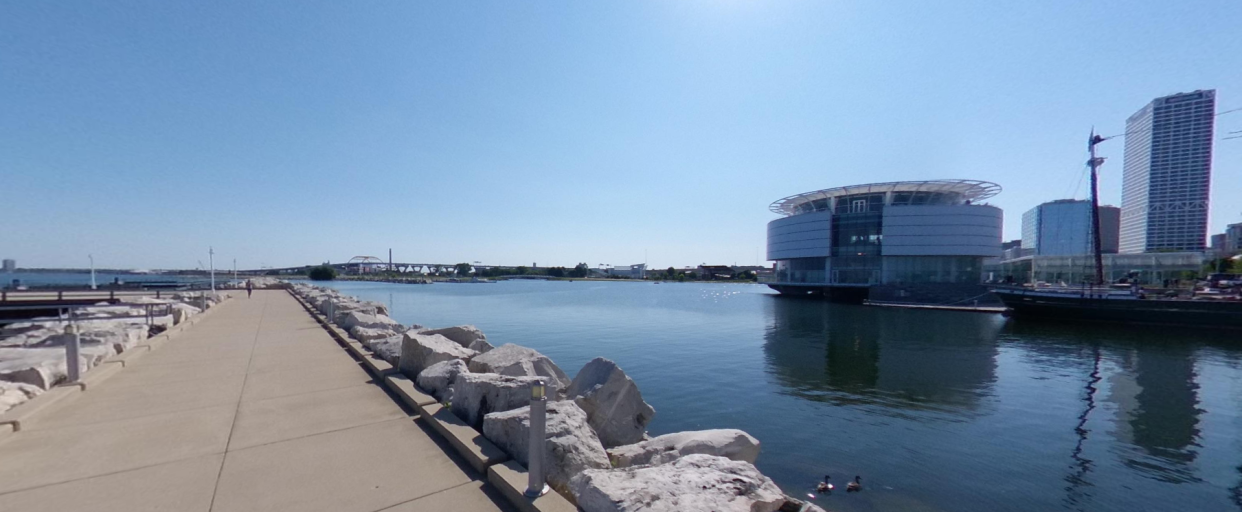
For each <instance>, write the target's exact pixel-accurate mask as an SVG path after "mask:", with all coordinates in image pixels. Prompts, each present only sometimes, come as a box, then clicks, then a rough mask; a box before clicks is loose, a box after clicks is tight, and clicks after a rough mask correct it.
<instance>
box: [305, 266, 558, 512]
mask: <svg viewBox="0 0 1242 512" xmlns="http://www.w3.org/2000/svg"><path fill="white" fill-rule="evenodd" d="M288 292H289V295H292V296H293V298H294V299H295V300H297V301H298V303H299V304H301V305H302V308H303V309H305V310H306V312H307V313H309V314H310V315H311V318H313V319H314V320H315V322H317V323H318V324H319V325H320V326H321V327H323V329H324V330H325V331H327V332H328V335H330V336H332V338H333V339H335V340H336V341H337V343H339V344H340V345H341V346H342V347H344V348H345V350H346V352H348V353H350V354H351V355H352V356H353V357H354V358H356V359H359V360H361V361H362V363H363V366H364V367H366V368H367V371H369V372H370V373H371V374H372V376H374V377H375V378H376V379H378V380H381V381H382V382H383V383H384V386H385V387H387V388H388V389H389V390H390V391H392V392H393V394H395V395H397V397H398V398H400V399H401V401H402V402H404V403H405V404H406V405H408V406H410V407H411V408H413V409H415V410H417V411H418V420H416V421H423V422H424V423H426V424H427V425H429V426H431V428H432V430H434V431H435V432H436V433H437V434H439V435H440V437H442V438H444V440H445V441H448V443H449V444H450V445H452V446H453V449H454V450H455V451H456V452H457V453H458V454H460V455H461V457H462V458H463V459H465V460H466V462H467V463H469V464H470V466H471V467H473V468H474V469H475V470H476V471H478V472H479V473H482V474H483V475H484V476H485V477H486V478H487V481H488V482H489V483H491V484H492V485H493V486H494V487H496V489H498V490H499V491H500V492H501V494H502V495H504V497H505V498H506V499H507V500H509V502H510V503H512V504H513V506H514V507H517V508H518V509H519V510H521V511H523V512H573V511H577V510H578V507H576V506H574V505H573V504H572V503H570V502H569V500H567V499H565V497H564V496H561V495H560V494H558V493H556V492H555V491H552V492H549V493H547V494H545V495H543V496H540V497H538V498H535V499H533V500H532V499H530V498H527V497H526V495H525V494H523V492H524V491H525V490H526V481H527V472H526V467H525V466H522V465H521V464H519V463H518V462H516V461H513V460H510V459H509V454H507V453H505V451H504V450H501V449H500V447H498V446H496V445H495V444H493V443H492V442H491V441H488V440H487V438H485V437H483V433H481V432H479V431H478V430H475V429H474V427H471V426H470V425H468V424H466V422H465V421H462V419H461V418H458V417H457V415H455V414H453V413H452V412H451V411H449V410H448V409H447V408H445V407H444V406H442V405H440V404H439V403H436V399H435V398H434V397H432V396H431V395H430V394H428V393H426V392H424V391H423V390H422V389H420V388H419V387H418V385H417V384H415V383H414V381H412V380H410V378H409V377H407V376H405V375H404V374H402V373H400V372H399V371H397V369H396V368H393V366H392V364H389V363H388V362H387V361H384V360H383V359H381V358H379V357H377V356H375V355H374V354H373V353H372V352H371V351H370V349H367V348H366V347H364V346H363V345H362V344H361V343H358V342H357V341H354V340H353V339H352V338H350V337H349V335H348V334H347V333H345V331H343V330H341V329H340V328H338V327H337V326H336V325H335V324H332V323H331V322H329V321H328V320H327V317H325V316H323V315H321V314H320V313H319V311H318V310H316V309H314V308H312V307H311V306H310V304H309V303H307V302H306V301H304V300H302V297H299V296H298V294H296V293H294V292H293V289H292V288H290V289H288Z"/></svg>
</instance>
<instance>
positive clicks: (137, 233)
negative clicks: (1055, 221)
mask: <svg viewBox="0 0 1242 512" xmlns="http://www.w3.org/2000/svg"><path fill="white" fill-rule="evenodd" d="M1233 7H1234V6H1233V5H1232V4H1231V3H1230V2H1208V1H1204V2H1196V3H1195V4H1194V5H1189V6H1186V8H1184V9H1179V10H1178V11H1177V12H1176V13H1170V12H1169V11H1168V9H1167V6H1165V5H1163V4H1161V3H1158V2H1143V3H1136V4H1133V5H1129V6H1127V7H1126V9H1117V8H1116V7H1115V6H1103V5H1081V4H1079V3H1074V2H1068V1H1066V2H1054V3H1049V4H1043V5H1039V6H1006V7H1004V8H1002V7H1000V6H997V5H993V4H981V3H975V2H957V3H946V4H942V5H937V6H936V7H935V8H934V9H928V8H925V7H919V8H911V7H910V6H896V5H871V4H866V3H861V2H838V3H833V4H817V3H797V2H791V3H779V4H746V3H719V2H687V3H681V4H662V3H635V4H630V5H626V6H597V5H576V4H550V5H546V6H515V5H507V4H503V3H494V4H486V5H484V6H481V7H479V8H476V9H466V8H460V7H457V6H440V5H434V6H433V5H426V6H424V5H417V6H412V5H403V4H395V3H394V4H369V5H364V6H350V7H348V8H347V7H343V6H323V5H320V6H307V5H301V4H286V5H283V6H282V5H280V4H271V5H264V6H255V5H248V4H227V3H225V4H214V5H212V6H210V7H202V6H200V7H194V6H185V5H156V6H152V5H128V4H113V5H108V6H100V5H89V4H84V5H72V4H56V5H33V4H13V5H9V6H6V7H4V8H2V9H3V10H2V11H0V12H3V14H4V16H0V30H3V31H4V32H5V33H6V34H8V35H9V37H7V38H5V39H4V40H3V41H0V69H4V70H5V71H4V72H5V73H6V76H8V77H9V78H10V79H9V80H4V81H0V112H2V113H3V114H4V115H0V141H2V142H0V174H2V175H3V182H4V189H5V200H4V201H0V218H3V219H5V229H4V230H3V232H2V233H0V257H4V258H14V259H16V260H17V261H18V263H19V264H20V265H21V266H23V267H78V268H81V267H85V266H86V265H87V263H88V262H87V257H86V255H87V254H93V255H94V257H95V261H96V264H97V266H99V267H101V268H103V267H111V268H194V267H196V266H198V261H199V260H203V262H204V263H206V252H207V247H208V246H213V247H215V250H216V253H217V263H219V262H220V261H229V262H230V263H231V261H232V259H234V258H236V259H237V260H238V266H239V267H241V268H257V267H260V266H274V267H283V266H292V265H301V264H308V263H318V262H322V261H325V260H331V261H344V260H347V259H348V258H350V257H352V256H355V255H374V256H380V257H384V256H385V255H386V254H385V253H386V251H387V250H388V249H389V248H392V249H393V251H394V254H396V255H398V258H399V259H403V260H417V261H424V260H426V261H442V262H452V261H466V262H473V261H482V262H484V263H485V264H505V265H519V264H528V263H529V262H532V261H538V262H540V263H541V264H543V263H545V262H546V264H548V265H564V266H572V265H574V264H576V263H578V262H583V261H585V262H589V264H591V265H595V264H597V263H600V262H604V263H612V264H632V263H635V262H640V261H646V262H647V263H649V264H650V265H651V267H652V268H665V267H668V266H676V267H683V266H687V265H697V264H700V263H708V264H733V263H736V264H739V265H751V264H755V263H759V264H770V262H767V261H765V260H763V247H764V245H765V241H764V237H765V229H764V226H765V225H766V224H767V223H768V222H769V221H771V220H773V219H774V218H775V217H774V215H773V214H772V213H771V212H769V211H767V205H768V204H769V203H770V201H771V200H772V198H775V197H784V196H788V195H789V194H794V193H798V192H799V191H803V190H818V189H823V188H829V187H835V186H842V185H848V184H853V183H871V182H885V181H904V180H928V179H952V178H975V179H981V180H988V181H993V182H996V183H999V184H1000V185H1001V186H1002V187H1004V191H1003V192H1002V193H1001V194H1000V195H998V196H997V197H995V198H993V199H992V200H990V201H989V202H990V204H993V205H995V206H998V207H1000V208H1002V209H1003V210H1005V212H1006V213H1007V215H1005V217H1004V238H1005V239H1006V240H1010V239H1015V238H1019V237H1020V236H1021V214H1022V212H1024V211H1026V210H1029V209H1030V208H1032V207H1034V206H1035V205H1038V204H1041V203H1044V202H1047V201H1051V200H1055V199H1067V198H1084V197H1086V179H1085V178H1084V176H1085V166H1084V163H1085V161H1086V155H1085V150H1084V149H1085V148H1084V146H1085V143H1084V142H1085V139H1086V134H1087V132H1088V131H1089V130H1090V129H1091V128H1092V126H1094V127H1095V128H1096V131H1097V132H1098V133H1102V134H1104V135H1117V134H1122V133H1124V131H1125V121H1126V118H1127V117H1128V116H1129V115H1130V114H1131V113H1133V112H1134V111H1135V109H1136V108H1138V107H1139V106H1141V105H1143V104H1146V103H1148V102H1150V101H1151V100H1152V99H1153V98H1157V97H1161V96H1164V95H1167V94H1170V93H1176V92H1189V91H1194V90H1199V89H1215V90H1216V91H1217V100H1218V105H1217V112H1218V113H1219V114H1221V115H1220V116H1219V117H1218V118H1217V125H1218V126H1217V140H1216V141H1215V144H1216V148H1215V155H1214V160H1215V162H1214V166H1213V167H1214V172H1213V177H1212V180H1213V182H1212V197H1211V201H1210V204H1211V205H1212V208H1211V212H1210V217H1209V222H1208V233H1206V234H1215V233H1219V232H1221V231H1223V230H1224V229H1225V226H1226V225H1228V224H1232V223H1236V222H1239V221H1242V204H1239V203H1238V201H1237V199H1236V198H1234V197H1233V196H1234V195H1236V194H1231V193H1230V191H1236V190H1242V173H1240V172H1239V165H1240V164H1242V141H1222V140H1220V138H1221V137H1223V136H1225V135H1226V134H1228V133H1230V132H1233V131H1238V130H1242V113H1238V114H1231V115H1227V114H1225V112H1227V111H1229V110H1231V109H1235V108H1239V107H1242V95H1239V94H1237V92H1238V89H1237V88H1236V87H1234V85H1233V84H1238V83H1242V53H1240V52H1237V51H1230V50H1234V49H1239V42H1238V40H1237V38H1235V37H1233V36H1232V34H1233V32H1234V29H1233V27H1236V26H1237V24H1238V23H1239V22H1242V14H1240V13H1238V12H1237V10H1236V9H1234V8H1233ZM220 34H227V35H228V36H227V37H220ZM1209 47H1210V48H1213V49H1214V51H1212V52H1203V51H1201V49H1202V48H1209ZM1084 49H1090V51H1084ZM1235 98H1236V99H1235ZM1100 151H1101V155H1102V156H1105V157H1107V158H1108V159H1109V160H1108V162H1107V163H1106V164H1105V165H1104V167H1103V172H1102V176H1101V196H1102V202H1103V203H1107V204H1121V195H1122V193H1121V190H1122V178H1121V176H1122V155H1123V152H1124V140H1122V139H1117V140H1114V141H1109V142H1106V143H1104V144H1101V145H1100ZM230 266H231V265H230Z"/></svg>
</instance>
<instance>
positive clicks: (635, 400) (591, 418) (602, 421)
mask: <svg viewBox="0 0 1242 512" xmlns="http://www.w3.org/2000/svg"><path fill="white" fill-rule="evenodd" d="M565 395H566V399H567V400H573V401H574V403H576V404H578V407H581V408H582V410H583V411H584V412H586V414H587V422H588V423H590V425H591V428H592V429H595V434H596V435H598V436H599V440H600V441H601V442H603V443H604V447H605V448H612V447H614V446H621V445H625V444H631V443H637V442H639V441H642V440H643V434H644V433H645V432H647V424H649V423H651V418H653V417H655V409H654V408H653V407H651V405H649V404H647V402H644V401H643V395H642V393H640V392H639V391H638V385H637V384H634V379H631V378H630V377H629V376H628V375H626V374H625V372H624V371H622V370H621V368H620V367H618V366H617V364H616V363H614V362H612V361H609V360H607V359H604V358H602V357H597V358H595V359H592V360H591V361H590V362H589V363H587V364H586V366H583V367H582V369H581V370H578V375H576V376H574V380H573V382H570V384H569V389H568V390H566V392H565Z"/></svg>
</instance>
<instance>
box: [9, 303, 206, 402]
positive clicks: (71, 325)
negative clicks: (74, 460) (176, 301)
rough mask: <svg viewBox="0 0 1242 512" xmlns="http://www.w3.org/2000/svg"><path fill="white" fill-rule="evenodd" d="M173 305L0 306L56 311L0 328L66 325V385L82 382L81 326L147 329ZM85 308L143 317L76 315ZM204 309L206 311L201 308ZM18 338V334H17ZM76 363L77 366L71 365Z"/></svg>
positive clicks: (13, 319)
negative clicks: (136, 324) (129, 323)
mask: <svg viewBox="0 0 1242 512" xmlns="http://www.w3.org/2000/svg"><path fill="white" fill-rule="evenodd" d="M206 300H207V297H206V295H203V296H200V302H199V303H200V304H201V305H203V306H206ZM172 307H173V305H172V304H146V303H116V304H107V305H103V306H99V305H94V304H59V305H53V306H47V305H40V306H34V305H25V306H15V305H0V312H4V311H23V310H24V311H46V310H53V309H54V310H56V316H55V317H54V318H53V317H50V316H48V317H36V318H0V325H4V324H13V323H21V322H43V323H47V322H49V321H53V322H56V323H58V324H60V323H63V324H65V331H64V333H65V334H72V335H73V337H72V338H71V339H69V340H68V341H67V342H66V343H65V373H66V381H67V382H69V383H75V382H78V380H79V379H80V378H81V376H82V375H81V374H82V368H81V364H82V361H81V353H82V329H81V325H80V324H81V323H84V322H91V321H114V320H126V319H143V320H145V322H146V324H147V326H148V327H150V326H152V325H154V324H155V319H156V318H159V317H164V316H169V315H172ZM85 308H98V309H104V308H129V309H142V314H131V315H109V316H103V317H83V316H81V315H80V314H79V313H78V311H79V310H81V309H85ZM200 309H204V310H205V309H206V307H203V308H200ZM16 334H20V333H16ZM22 346H23V347H27V346H29V340H27V341H25V342H23V343H22ZM74 363H76V364H74Z"/></svg>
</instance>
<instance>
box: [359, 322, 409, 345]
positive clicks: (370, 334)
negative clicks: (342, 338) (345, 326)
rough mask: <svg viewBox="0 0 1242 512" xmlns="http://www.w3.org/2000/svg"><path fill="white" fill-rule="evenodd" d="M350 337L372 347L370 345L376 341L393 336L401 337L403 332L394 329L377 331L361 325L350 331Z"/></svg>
mask: <svg viewBox="0 0 1242 512" xmlns="http://www.w3.org/2000/svg"><path fill="white" fill-rule="evenodd" d="M349 335H350V336H352V337H353V338H354V339H356V340H358V341H360V342H362V344H363V345H367V346H370V345H368V344H369V343H370V342H372V341H375V340H384V339H388V338H391V337H393V336H398V337H399V336H401V331H398V330H394V329H376V328H372V327H363V326H360V325H359V326H355V327H354V328H353V329H350V330H349Z"/></svg>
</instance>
